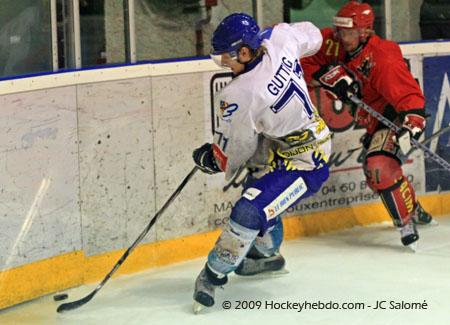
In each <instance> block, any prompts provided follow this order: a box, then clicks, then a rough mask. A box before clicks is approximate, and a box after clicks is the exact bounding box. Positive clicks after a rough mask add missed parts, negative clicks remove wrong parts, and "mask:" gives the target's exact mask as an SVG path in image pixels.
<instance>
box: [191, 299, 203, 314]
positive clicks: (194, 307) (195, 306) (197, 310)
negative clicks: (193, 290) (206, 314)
mask: <svg viewBox="0 0 450 325" xmlns="http://www.w3.org/2000/svg"><path fill="white" fill-rule="evenodd" d="M205 308H206V306H203V305H202V304H201V303H199V302H197V301H195V300H194V303H193V304H192V310H193V311H194V314H195V315H197V314H199V313H200V312H201V311H202V310H203V309H205Z"/></svg>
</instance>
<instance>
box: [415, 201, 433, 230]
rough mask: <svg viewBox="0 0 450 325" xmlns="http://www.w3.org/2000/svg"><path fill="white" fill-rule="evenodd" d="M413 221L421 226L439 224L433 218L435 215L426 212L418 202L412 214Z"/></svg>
mask: <svg viewBox="0 0 450 325" xmlns="http://www.w3.org/2000/svg"><path fill="white" fill-rule="evenodd" d="M412 219H413V222H414V224H416V225H420V226H437V225H438V222H437V221H436V220H434V219H433V217H432V216H431V215H430V214H429V213H428V212H426V211H425V210H424V209H423V208H422V206H421V205H420V203H418V202H417V208H416V211H415V212H414V214H413V216H412Z"/></svg>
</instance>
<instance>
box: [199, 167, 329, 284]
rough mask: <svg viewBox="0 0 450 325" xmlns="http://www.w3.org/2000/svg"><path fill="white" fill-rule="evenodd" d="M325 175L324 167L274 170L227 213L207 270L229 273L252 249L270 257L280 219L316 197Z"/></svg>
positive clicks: (280, 234) (278, 240) (280, 236)
mask: <svg viewBox="0 0 450 325" xmlns="http://www.w3.org/2000/svg"><path fill="white" fill-rule="evenodd" d="M328 175H329V172H328V166H326V165H325V166H324V167H322V168H320V169H317V170H311V171H301V170H290V171H286V170H285V169H276V170H274V171H273V172H271V173H269V174H266V175H264V176H263V177H262V178H260V179H258V180H257V181H255V182H254V183H253V184H252V185H251V186H250V187H248V188H247V189H246V190H245V191H244V193H243V195H242V196H241V198H240V199H239V200H238V201H237V202H236V204H235V206H234V207H233V209H232V211H231V216H230V220H229V222H228V223H227V224H226V225H225V227H224V229H223V231H222V234H221V235H220V237H219V239H218V240H217V242H216V244H215V246H214V248H213V249H212V251H211V252H210V253H209V255H208V263H207V264H208V266H209V268H210V269H211V270H212V271H213V272H215V273H216V274H217V276H219V277H222V276H224V275H226V274H228V273H230V272H233V271H234V270H235V269H236V268H237V267H238V265H239V264H240V263H241V262H242V260H243V259H244V257H245V256H246V255H247V252H248V251H249V249H250V248H251V246H252V245H255V248H257V249H258V251H260V252H261V253H262V254H264V255H267V256H270V255H272V254H273V253H274V252H275V251H276V250H278V248H279V247H280V245H281V242H282V241H283V226H282V221H281V217H280V215H281V214H282V213H283V212H284V211H286V209H288V208H289V207H290V206H293V205H295V204H297V203H298V202H299V201H300V200H301V199H304V198H307V197H309V196H311V195H313V194H314V193H316V192H317V191H318V190H319V189H320V187H321V186H322V184H323V183H324V182H325V181H326V180H327V178H328Z"/></svg>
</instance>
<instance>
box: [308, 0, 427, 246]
mask: <svg viewBox="0 0 450 325" xmlns="http://www.w3.org/2000/svg"><path fill="white" fill-rule="evenodd" d="M373 23H374V13H373V9H372V7H371V6H370V5H368V4H366V3H359V2H356V1H349V2H348V3H347V4H345V5H344V6H343V7H342V8H341V9H340V10H339V11H338V13H337V15H336V17H334V18H333V24H334V28H325V29H322V30H321V32H322V36H323V43H322V47H321V49H320V50H319V52H317V53H316V54H315V55H314V56H310V57H307V58H304V59H302V60H301V64H302V66H303V69H304V72H305V79H306V81H307V82H308V86H310V87H318V86H321V87H323V88H324V89H325V90H326V91H327V93H329V94H330V95H331V96H334V98H335V99H340V100H343V101H347V100H348V94H349V93H350V94H354V95H356V96H358V97H360V98H361V99H362V100H363V101H364V102H365V103H366V104H368V105H369V106H371V107H372V108H373V109H375V110H376V111H378V112H379V113H381V114H383V115H384V116H385V117H387V118H388V119H390V120H391V121H394V122H395V123H398V125H399V126H400V127H401V132H400V133H399V135H395V134H394V133H393V132H392V131H390V130H389V129H388V128H386V127H385V126H384V125H383V124H382V123H380V122H379V121H378V120H377V119H375V118H374V117H372V116H370V115H369V114H368V113H367V112H366V111H364V110H363V109H358V110H357V111H356V112H355V122H356V123H357V124H359V125H362V126H363V127H365V128H366V131H367V133H366V134H365V135H364V137H363V138H362V142H363V146H364V149H365V158H364V162H363V167H364V173H365V175H366V179H367V182H368V184H369V186H370V187H371V189H372V190H373V191H376V192H377V193H379V195H380V197H381V200H382V201H383V204H384V206H385V207H386V209H387V210H388V212H389V215H390V216H391V218H392V220H393V222H394V225H395V226H396V227H397V228H398V229H399V230H400V235H401V241H402V243H403V245H405V246H408V245H411V248H413V247H414V246H415V245H416V243H415V242H416V241H417V240H418V239H419V235H418V233H417V230H416V227H415V224H417V223H419V224H429V223H430V222H432V221H433V220H432V217H431V216H430V215H429V214H428V213H426V212H425V211H424V210H423V209H422V207H421V206H420V204H419V203H418V202H417V200H416V197H415V193H414V189H413V187H412V184H411V183H410V182H409V181H408V180H407V179H406V177H405V176H404V174H403V172H402V168H401V160H400V159H399V154H400V152H403V153H404V152H407V151H408V146H409V145H410V142H409V139H410V138H415V139H418V138H419V137H420V135H421V134H422V132H423V130H424V128H425V110H424V95H423V93H422V91H421V89H420V87H419V85H418V83H417V82H416V80H414V78H413V76H412V75H411V73H410V72H409V70H408V67H407V65H406V63H405V61H404V59H403V56H402V53H401V50H400V47H399V46H398V45H397V44H396V43H394V42H391V41H388V40H384V39H381V38H380V37H378V36H377V35H375V33H374V30H373ZM408 137H410V138H408ZM399 138H402V139H404V138H406V139H407V141H406V142H405V145H404V142H403V141H401V142H399V141H398V139H399Z"/></svg>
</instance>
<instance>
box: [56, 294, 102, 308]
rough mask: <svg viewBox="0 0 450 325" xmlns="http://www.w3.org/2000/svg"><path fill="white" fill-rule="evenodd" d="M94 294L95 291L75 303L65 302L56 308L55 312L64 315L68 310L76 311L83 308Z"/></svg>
mask: <svg viewBox="0 0 450 325" xmlns="http://www.w3.org/2000/svg"><path fill="white" fill-rule="evenodd" d="M95 293H96V291H93V292H91V293H90V294H89V295H87V296H86V297H84V298H81V299H79V300H76V301H72V302H66V303H64V304H61V305H59V306H58V309H56V311H57V312H58V313H64V312H66V311H69V310H73V309H77V308H78V307H81V306H83V305H84V304H85V303H87V302H88V301H89V300H91V299H92V297H94V295H95Z"/></svg>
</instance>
